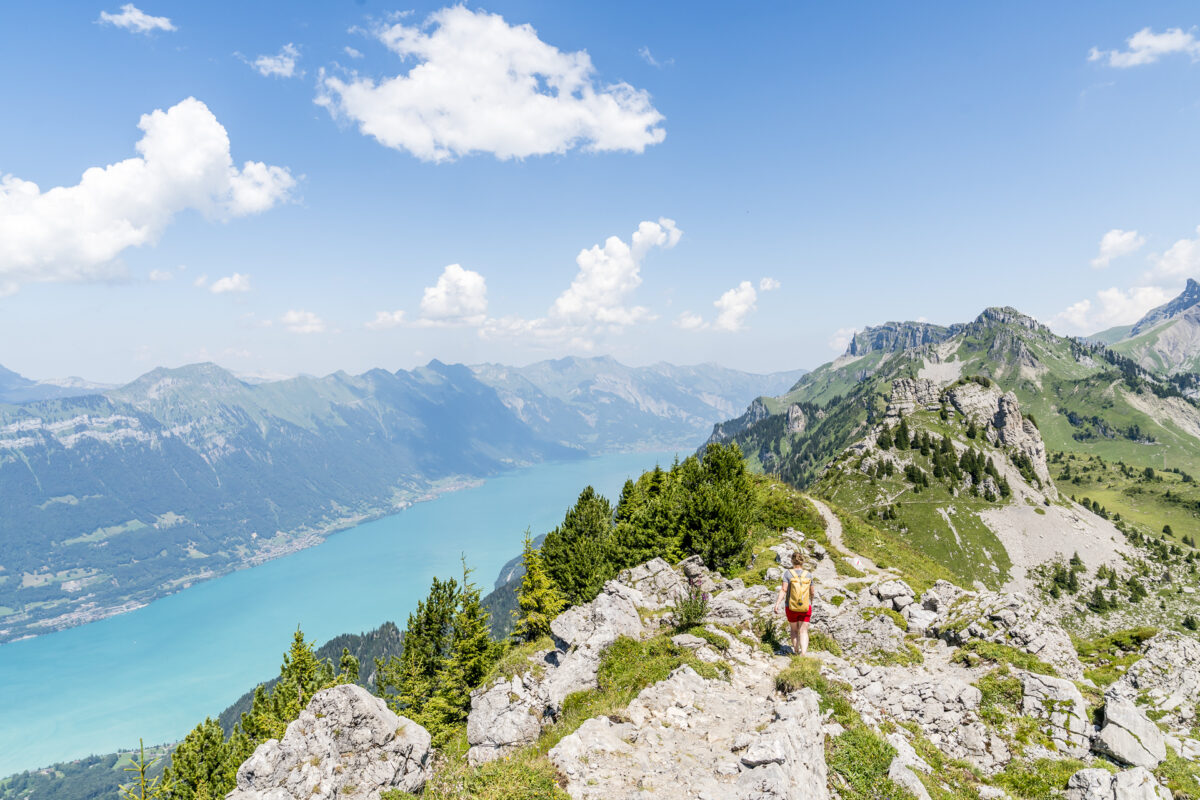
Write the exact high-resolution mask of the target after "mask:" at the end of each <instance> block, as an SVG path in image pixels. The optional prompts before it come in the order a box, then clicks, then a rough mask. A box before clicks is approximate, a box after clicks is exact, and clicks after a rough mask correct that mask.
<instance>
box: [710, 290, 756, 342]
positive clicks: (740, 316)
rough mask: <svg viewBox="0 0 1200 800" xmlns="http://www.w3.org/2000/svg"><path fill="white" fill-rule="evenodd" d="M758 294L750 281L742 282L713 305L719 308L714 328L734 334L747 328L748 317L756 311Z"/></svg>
mask: <svg viewBox="0 0 1200 800" xmlns="http://www.w3.org/2000/svg"><path fill="white" fill-rule="evenodd" d="M757 300H758V293H757V292H756V291H754V286H753V285H751V283H750V281H742V282H741V283H739V284H738V285H737V286H735V287H733V288H732V289H730V290H729V291H727V292H725V293H724V294H723V295H721V296H720V297H719V298H717V300H716V301H714V302H713V305H714V306H716V307H717V318H716V319H715V320H714V321H713V328H715V329H716V330H719V331H729V332H730V333H734V332H736V331H740V330H742V329H743V328H745V327H746V317H747V316H749V314H750V312H751V311H753V310H754V309H755V302H756V301H757Z"/></svg>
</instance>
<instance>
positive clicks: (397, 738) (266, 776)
mask: <svg viewBox="0 0 1200 800" xmlns="http://www.w3.org/2000/svg"><path fill="white" fill-rule="evenodd" d="M429 752H430V751H429V733H428V732H427V731H426V730H425V729H424V728H422V727H421V726H420V725H418V724H417V723H415V722H413V721H412V720H410V719H407V718H405V717H401V716H398V715H397V714H394V713H393V712H392V711H391V710H389V709H388V707H387V704H385V703H384V702H383V700H381V699H380V698H378V697H375V696H374V695H372V694H371V693H370V692H368V691H367V690H366V689H363V688H362V687H359V686H353V685H349V686H335V687H333V688H332V689H325V690H324V691H321V692H317V693H316V694H315V695H314V696H313V699H312V702H310V703H309V704H308V708H306V709H305V710H304V711H302V712H301V713H300V717H299V718H298V719H296V720H295V721H294V722H292V723H291V724H290V725H288V727H287V732H286V733H285V734H284V737H283V739H282V740H276V739H271V740H269V741H267V742H264V743H263V744H261V745H259V746H258V748H257V749H256V750H255V751H254V755H252V756H251V757H250V758H249V759H247V760H246V762H245V763H244V764H242V766H241V768H239V769H238V773H237V788H236V789H234V790H233V792H231V793H230V794H229V796H228V798H227V800H334V798H343V797H349V796H351V795H353V796H354V797H356V798H357V797H361V798H363V799H364V800H379V797H380V795H381V794H382V793H383V792H385V791H387V790H389V789H398V790H400V791H403V792H418V791H420V790H421V789H422V788H423V787H424V786H425V782H426V781H427V780H428V778H429V773H430V764H429Z"/></svg>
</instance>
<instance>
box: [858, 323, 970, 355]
mask: <svg viewBox="0 0 1200 800" xmlns="http://www.w3.org/2000/svg"><path fill="white" fill-rule="evenodd" d="M948 335H950V331H949V329H948V328H944V327H942V326H941V325H934V324H933V323H930V322H885V323H883V324H882V325H872V326H869V327H866V328H863V329H862V330H861V331H859V332H857V333H855V334H854V336H852V337H851V338H850V344H849V345H848V346H847V348H846V355H848V356H865V355H866V354H867V353H875V352H880V351H884V352H895V351H900V350H907V349H909V348H910V347H919V346H920V345H923V344H935V343H937V342H940V341H942V340H943V339H945V338H946V337H947V336H948Z"/></svg>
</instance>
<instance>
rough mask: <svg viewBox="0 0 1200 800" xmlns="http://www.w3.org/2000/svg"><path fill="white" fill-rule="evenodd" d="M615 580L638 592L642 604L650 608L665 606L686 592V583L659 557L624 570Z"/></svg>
mask: <svg viewBox="0 0 1200 800" xmlns="http://www.w3.org/2000/svg"><path fill="white" fill-rule="evenodd" d="M617 582H618V583H621V584H624V585H625V586H629V587H631V588H633V589H636V590H637V591H638V592H640V593H641V595H642V598H643V601H642V605H643V606H645V607H646V608H649V609H652V610H657V609H662V608H667V607H668V606H670V605H672V604H674V602H675V601H676V600H677V599H679V598H680V597H683V596H685V595H686V594H687V583H685V582H684V580H683V578H682V577H681V576H680V574H679V573H678V572H676V571H675V569H674V568H673V567H672V566H671V565H670V564H668V563H667V562H666V561H664V560H663V559H661V558H654V559H651V560H650V561H647V562H646V563H644V564H639V565H638V566H636V567H632V568H630V569H627V570H625V571H624V572H622V573H621V574H620V575H618V576H617Z"/></svg>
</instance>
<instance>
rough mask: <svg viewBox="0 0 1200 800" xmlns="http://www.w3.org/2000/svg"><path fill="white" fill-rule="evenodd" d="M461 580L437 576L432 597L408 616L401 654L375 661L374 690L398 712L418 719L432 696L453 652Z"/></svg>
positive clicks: (430, 592)
mask: <svg viewBox="0 0 1200 800" xmlns="http://www.w3.org/2000/svg"><path fill="white" fill-rule="evenodd" d="M458 595H459V588H458V583H457V582H456V581H455V580H454V579H453V578H451V579H450V580H446V581H443V580H441V579H440V578H434V579H433V584H432V585H431V586H430V589H429V596H428V597H427V598H426V599H425V600H423V601H421V602H418V603H417V608H416V610H415V611H414V612H413V613H411V614H409V615H408V627H407V628H406V629H405V631H404V649H403V650H402V651H401V653H400V657H399V658H397V657H395V656H392V657H391V658H389V659H388V660H387V661H386V662H383V661H380V660H378V659H376V661H375V690H376V692H377V693H378V694H379V695H380V696H382V697H383V698H384V699H385V700H386V701H387V703H388V706H389V707H391V708H392V710H393V711H396V712H397V713H400V714H404V715H405V716H407V717H411V718H418V717H419V716H420V715H421V713H422V711H423V710H424V709H425V705H426V704H427V703H428V702H429V700H430V698H431V697H433V695H434V692H435V691H436V690H437V686H438V676H439V674H440V673H441V671H442V668H443V667H444V666H445V664H446V660H447V659H448V658H449V655H450V646H451V643H452V640H453V625H454V618H455V614H456V609H457V607H458Z"/></svg>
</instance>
